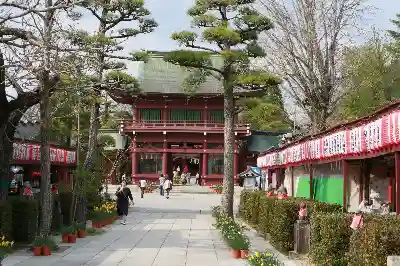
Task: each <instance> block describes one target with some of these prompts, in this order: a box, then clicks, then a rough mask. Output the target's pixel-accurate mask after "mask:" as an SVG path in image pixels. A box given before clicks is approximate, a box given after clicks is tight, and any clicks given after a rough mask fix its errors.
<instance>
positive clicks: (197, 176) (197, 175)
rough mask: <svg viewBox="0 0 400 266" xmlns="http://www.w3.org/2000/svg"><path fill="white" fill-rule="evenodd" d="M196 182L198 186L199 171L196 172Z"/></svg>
mask: <svg viewBox="0 0 400 266" xmlns="http://www.w3.org/2000/svg"><path fill="white" fill-rule="evenodd" d="M196 184H197V185H199V186H200V175H199V173H197V174H196Z"/></svg>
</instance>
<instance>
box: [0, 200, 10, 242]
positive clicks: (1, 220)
mask: <svg viewBox="0 0 400 266" xmlns="http://www.w3.org/2000/svg"><path fill="white" fill-rule="evenodd" d="M1 233H2V234H3V235H5V236H6V238H7V239H8V240H10V239H12V205H11V204H10V203H9V202H7V203H3V204H0V234H1Z"/></svg>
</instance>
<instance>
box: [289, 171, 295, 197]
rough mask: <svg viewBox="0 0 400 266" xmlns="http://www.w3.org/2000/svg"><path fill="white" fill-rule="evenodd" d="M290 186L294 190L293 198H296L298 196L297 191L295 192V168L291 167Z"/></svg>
mask: <svg viewBox="0 0 400 266" xmlns="http://www.w3.org/2000/svg"><path fill="white" fill-rule="evenodd" d="M290 186H291V189H292V197H294V196H295V195H296V193H295V191H294V167H293V166H292V167H290Z"/></svg>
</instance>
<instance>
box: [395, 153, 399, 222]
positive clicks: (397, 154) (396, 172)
mask: <svg viewBox="0 0 400 266" xmlns="http://www.w3.org/2000/svg"><path fill="white" fill-rule="evenodd" d="M394 164H395V178H396V214H398V215H399V214H400V152H395V154H394Z"/></svg>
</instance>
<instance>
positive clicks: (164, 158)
mask: <svg viewBox="0 0 400 266" xmlns="http://www.w3.org/2000/svg"><path fill="white" fill-rule="evenodd" d="M167 147H168V145H167V140H166V139H164V147H163V148H164V151H163V155H162V173H163V174H164V175H166V174H167V173H168V165H167V162H168V154H167Z"/></svg>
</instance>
